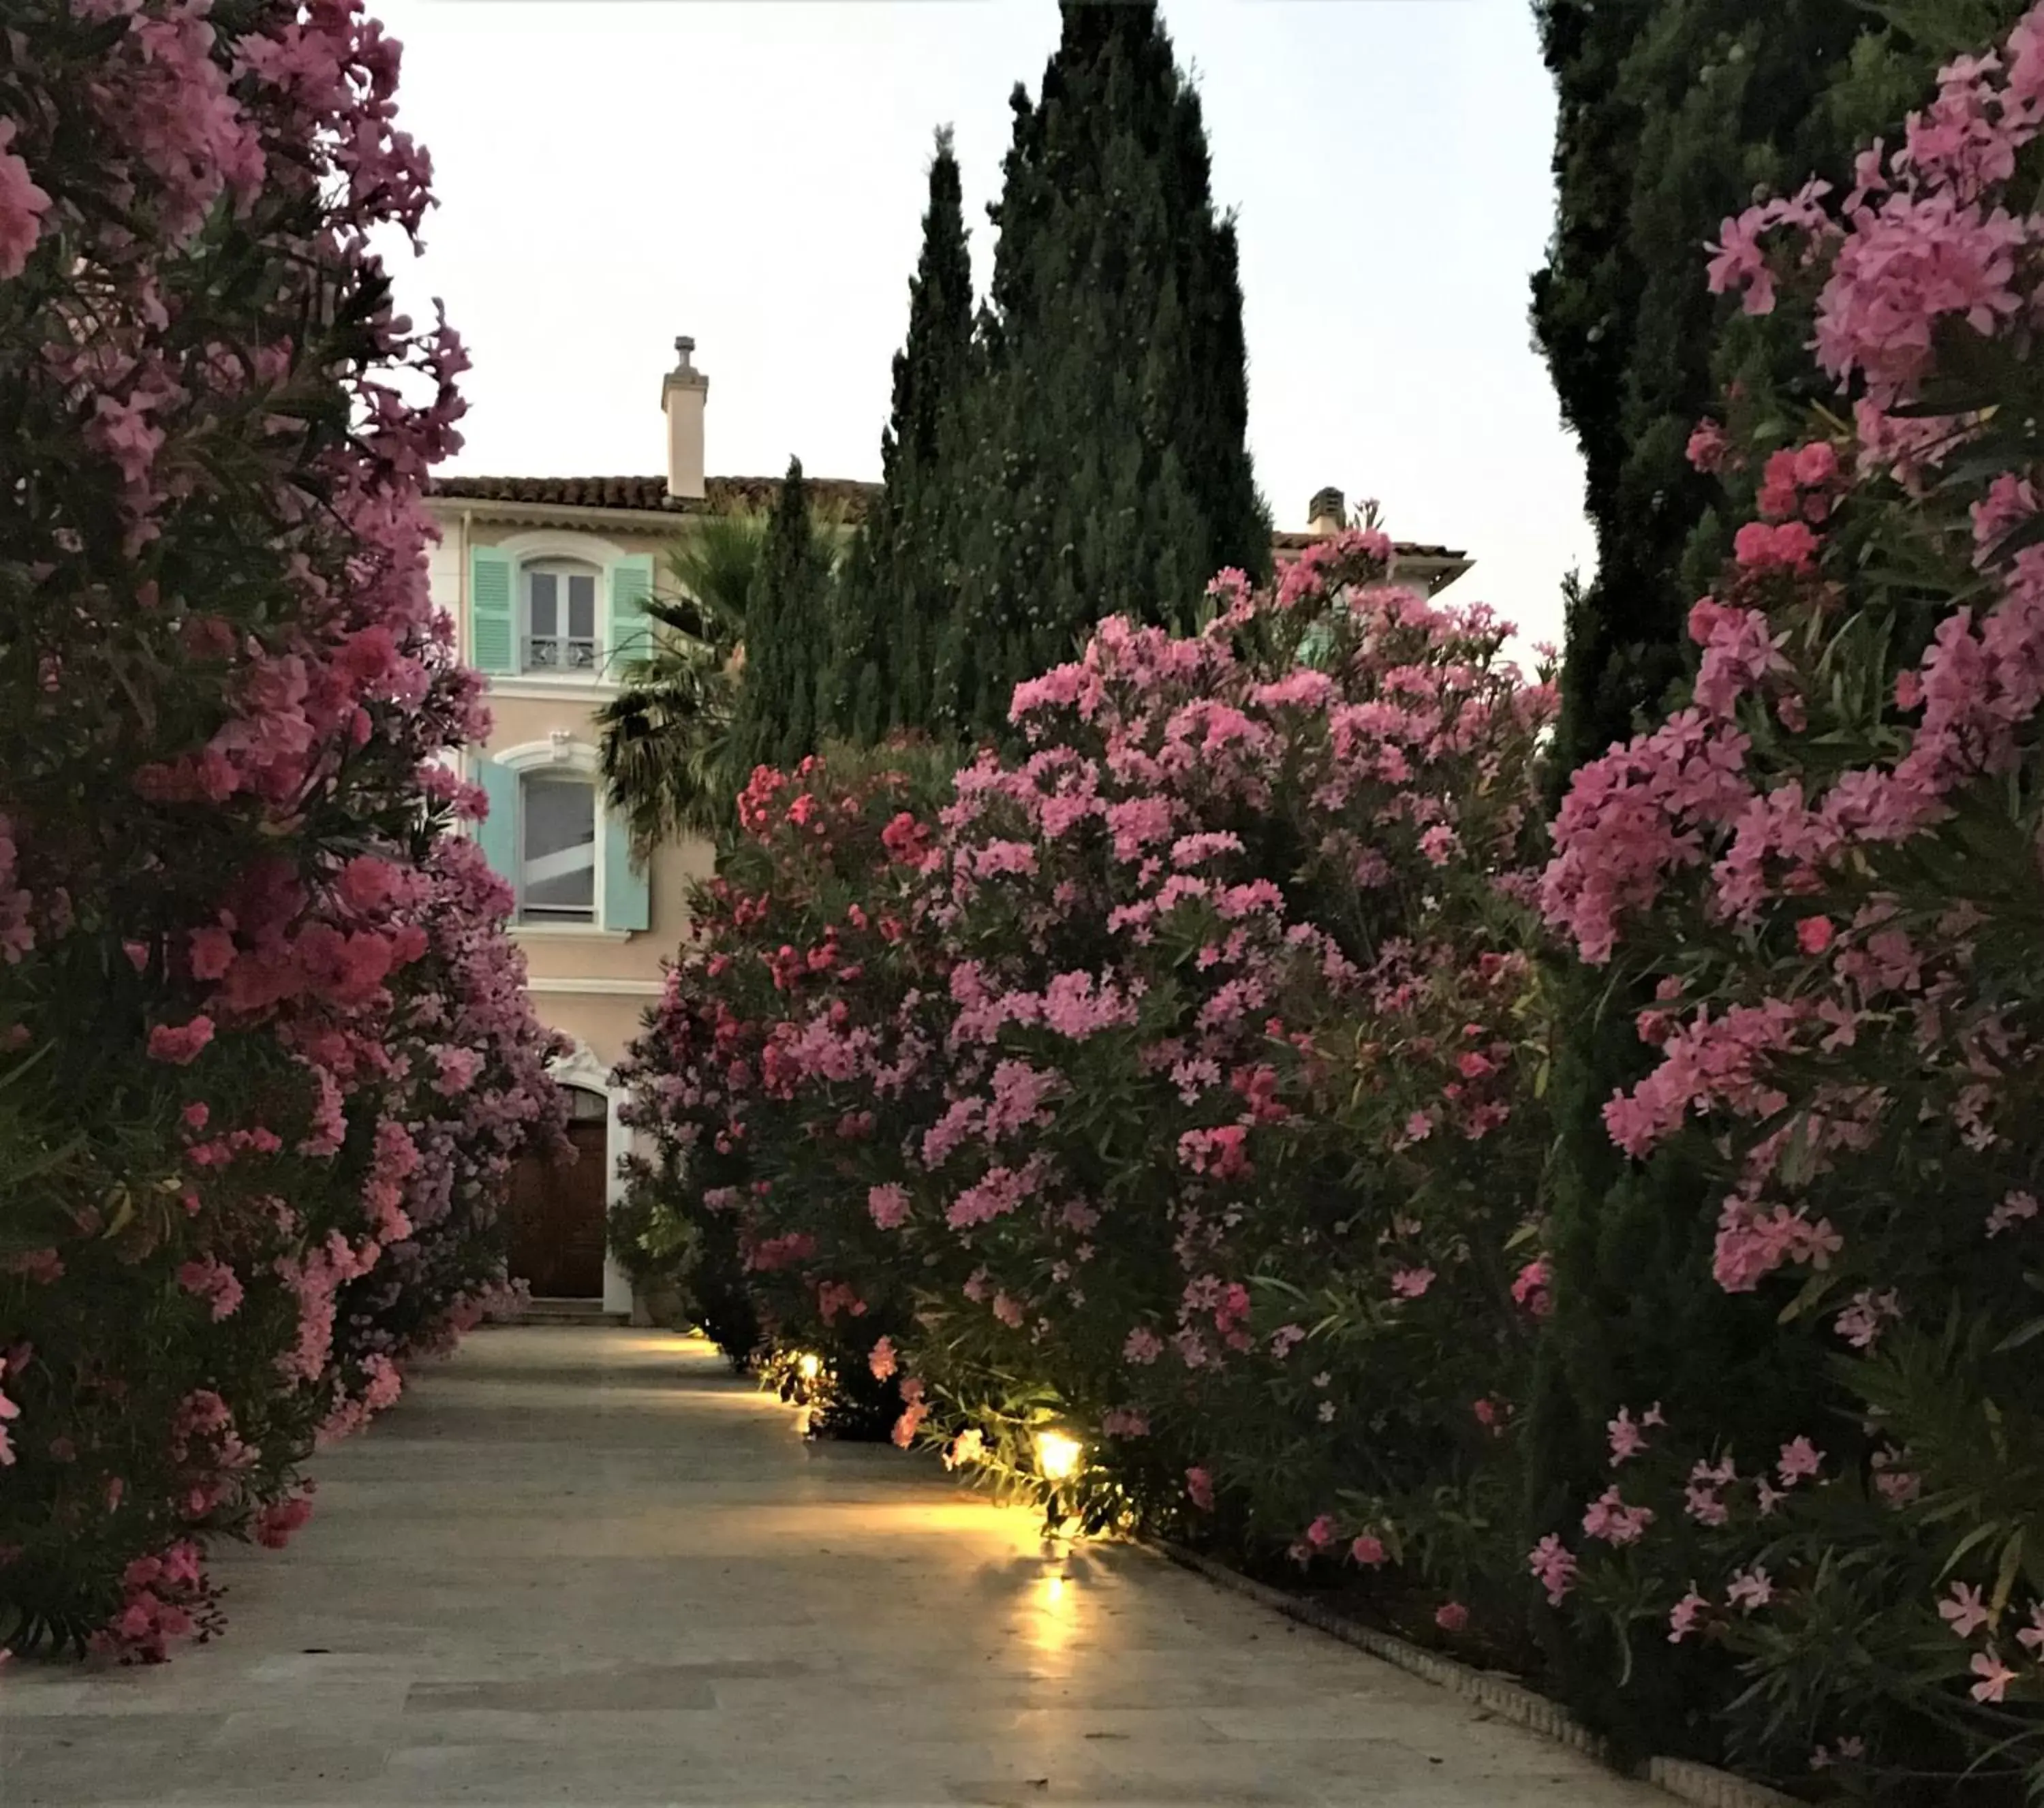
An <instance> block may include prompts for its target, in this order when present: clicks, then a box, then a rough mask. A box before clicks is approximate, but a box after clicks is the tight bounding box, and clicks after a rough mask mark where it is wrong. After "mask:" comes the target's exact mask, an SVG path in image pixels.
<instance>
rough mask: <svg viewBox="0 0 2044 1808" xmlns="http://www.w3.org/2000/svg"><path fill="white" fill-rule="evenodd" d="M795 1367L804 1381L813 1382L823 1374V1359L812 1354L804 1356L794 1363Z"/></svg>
mask: <svg viewBox="0 0 2044 1808" xmlns="http://www.w3.org/2000/svg"><path fill="white" fill-rule="evenodd" d="M795 1367H796V1368H797V1370H799V1371H800V1372H801V1377H802V1379H803V1380H805V1381H813V1380H816V1377H817V1376H819V1375H820V1374H822V1373H823V1372H824V1359H823V1358H822V1357H820V1356H816V1355H813V1354H812V1355H809V1356H805V1357H802V1358H801V1361H798V1362H797V1363H796V1365H795Z"/></svg>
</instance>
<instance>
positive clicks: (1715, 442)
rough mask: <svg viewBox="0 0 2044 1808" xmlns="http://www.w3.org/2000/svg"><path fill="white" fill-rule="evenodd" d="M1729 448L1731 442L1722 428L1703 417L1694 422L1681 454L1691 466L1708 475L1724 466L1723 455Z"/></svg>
mask: <svg viewBox="0 0 2044 1808" xmlns="http://www.w3.org/2000/svg"><path fill="white" fill-rule="evenodd" d="M1730 450H1731V440H1728V439H1727V437H1726V436H1725V430H1724V428H1723V427H1722V426H1720V425H1719V424H1718V423H1717V422H1716V421H1715V420H1708V419H1705V420H1700V421H1698V422H1697V423H1696V431H1695V432H1692V433H1691V434H1690V436H1689V444H1688V446H1687V447H1685V448H1684V454H1683V455H1684V456H1685V458H1687V459H1689V463H1690V465H1691V466H1692V467H1693V468H1694V469H1695V470H1699V471H1701V472H1703V473H1704V474H1706V475H1709V474H1712V473H1713V472H1716V471H1719V470H1723V468H1724V462H1725V455H1726V453H1727V452H1728V451H1730Z"/></svg>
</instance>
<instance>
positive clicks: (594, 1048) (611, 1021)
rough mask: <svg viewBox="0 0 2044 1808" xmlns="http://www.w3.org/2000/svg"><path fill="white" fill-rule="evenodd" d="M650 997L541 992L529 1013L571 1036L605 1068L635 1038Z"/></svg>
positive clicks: (620, 1056) (618, 1058)
mask: <svg viewBox="0 0 2044 1808" xmlns="http://www.w3.org/2000/svg"><path fill="white" fill-rule="evenodd" d="M654 1003H655V1000H653V999H651V998H589V997H582V996H575V995H573V994H571V993H567V992H536V993H534V994H533V996H532V1011H533V1015H536V1017H537V1018H538V1019H540V1022H541V1023H544V1024H545V1025H546V1026H547V1027H548V1029H550V1030H559V1031H561V1032H562V1034H563V1035H570V1036H573V1037H574V1038H575V1040H576V1041H577V1042H580V1043H582V1044H583V1045H584V1046H586V1048H587V1049H588V1050H589V1051H590V1054H593V1055H594V1056H595V1057H596V1058H597V1060H598V1061H601V1062H602V1063H603V1065H604V1066H605V1068H613V1067H615V1066H616V1065H617V1064H618V1062H620V1061H622V1060H623V1059H624V1051H625V1050H626V1049H628V1047H630V1046H631V1045H632V1042H633V1040H634V1039H635V1038H636V1037H637V1035H638V1034H639V1029H640V1019H641V1015H642V1014H643V1013H644V1011H645V1010H646V1008H647V1006H649V1005H651V1004H654Z"/></svg>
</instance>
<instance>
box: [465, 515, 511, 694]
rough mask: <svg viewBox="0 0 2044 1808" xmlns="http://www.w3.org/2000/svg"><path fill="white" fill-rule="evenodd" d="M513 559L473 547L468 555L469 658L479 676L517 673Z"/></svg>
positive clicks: (497, 550) (497, 551) (487, 548)
mask: <svg viewBox="0 0 2044 1808" xmlns="http://www.w3.org/2000/svg"><path fill="white" fill-rule="evenodd" d="M516 573H517V567H516V566H514V565H513V563H512V562H511V558H510V555H509V554H508V553H506V552H505V551H502V550H501V548H499V547H494V546H478V547H472V548H471V550H470V552H469V555H468V654H469V658H470V659H471V662H473V663H474V666H475V669H476V670H478V672H515V671H516V670H517V669H518V666H517V616H518V608H517V597H515V596H514V595H513V586H512V580H513V577H514V576H515V575H516Z"/></svg>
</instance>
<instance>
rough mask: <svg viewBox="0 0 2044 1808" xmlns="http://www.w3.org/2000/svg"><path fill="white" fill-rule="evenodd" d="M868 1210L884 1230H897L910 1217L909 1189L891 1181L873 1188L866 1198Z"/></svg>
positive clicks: (874, 1220)
mask: <svg viewBox="0 0 2044 1808" xmlns="http://www.w3.org/2000/svg"><path fill="white" fill-rule="evenodd" d="M866 1210H867V1211H869V1212H870V1214H871V1215H872V1217H873V1222H874V1223H875V1224H877V1225H878V1226H879V1227H880V1228H881V1229H882V1230H897V1229H898V1228H899V1227H900V1226H901V1224H902V1223H903V1222H904V1221H905V1219H907V1217H908V1215H909V1189H908V1188H906V1187H903V1186H899V1185H897V1184H895V1183H894V1182H893V1181H891V1180H890V1181H888V1182H887V1183H886V1184H884V1185H881V1186H877V1187H874V1188H871V1189H870V1191H869V1192H867V1193H866Z"/></svg>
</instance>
